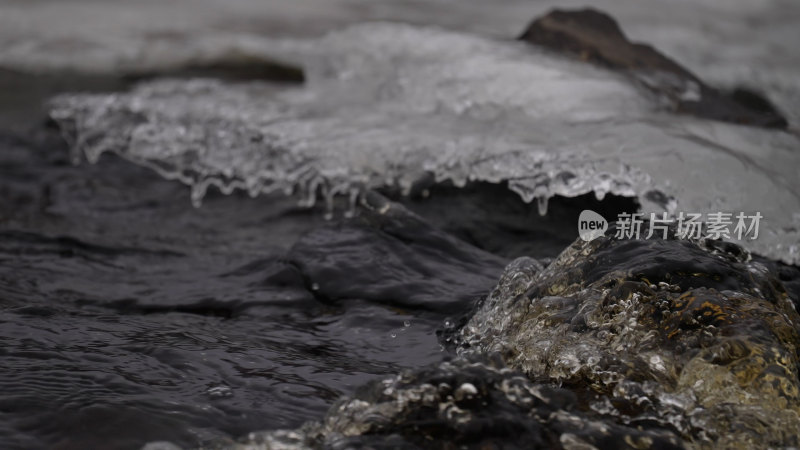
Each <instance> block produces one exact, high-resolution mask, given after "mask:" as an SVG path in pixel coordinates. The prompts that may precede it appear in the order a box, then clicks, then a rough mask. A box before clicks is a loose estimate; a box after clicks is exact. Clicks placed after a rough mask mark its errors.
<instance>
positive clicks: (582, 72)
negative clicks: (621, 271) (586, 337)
mask: <svg viewBox="0 0 800 450" xmlns="http://www.w3.org/2000/svg"><path fill="white" fill-rule="evenodd" d="M234 3H235V5H234V6H235V7H231V6H230V5H229V2H214V1H210V0H209V1H204V2H202V4H201V5H200V6H194V4H192V5H189V4H188V2H184V1H177V2H172V3H169V4H166V5H165V4H163V2H151V1H141V2H136V3H135V4H134V3H130V4H128V3H123V2H93V1H88V0H86V1H75V2H55V1H37V2H20V1H4V2H0V71H2V72H0V85H2V86H4V87H7V89H5V90H4V91H3V92H0V102H2V108H0V120H2V123H1V124H2V127H0V129H2V130H3V131H2V133H0V174H1V175H0V305H1V309H0V323H2V325H1V326H0V336H1V338H2V342H3V345H2V347H0V354H2V359H3V364H2V366H1V367H2V368H0V417H2V425H0V442H2V444H3V445H2V446H3V447H4V448H65V449H66V448H76V449H78V448H140V447H141V446H142V445H144V444H146V443H147V442H152V441H170V442H173V443H176V444H178V445H181V446H185V447H193V446H197V445H200V444H202V443H208V442H220V440H221V439H222V440H224V439H227V438H236V437H239V436H242V435H245V434H247V433H249V432H251V431H255V430H272V429H286V428H295V427H298V426H300V425H301V424H302V423H304V422H305V421H308V420H317V419H320V418H321V417H322V416H323V415H324V414H325V412H326V411H328V408H329V407H330V405H331V404H333V402H334V401H335V400H336V399H338V398H340V397H341V396H342V395H352V394H353V393H354V392H356V388H358V387H359V386H362V385H364V383H366V382H368V381H370V380H376V379H382V378H385V377H388V376H394V375H396V374H397V373H399V372H401V371H402V370H404V369H417V368H420V367H423V366H426V365H430V364H436V363H439V362H440V361H441V360H442V359H443V358H447V357H450V356H452V354H453V348H452V345H451V343H450V342H449V341H448V339H450V338H451V337H452V336H453V334H452V329H453V328H454V327H455V326H456V323H463V320H464V316H465V314H468V313H469V312H470V311H471V310H472V309H473V307H474V305H475V303H476V301H478V300H479V299H482V298H485V297H486V296H487V295H488V294H489V293H490V292H491V291H492V290H493V289H494V288H495V285H496V284H497V282H498V279H500V276H501V274H503V272H504V267H505V266H506V265H507V264H508V263H509V262H511V260H512V259H513V258H514V257H517V256H530V257H532V258H534V260H532V261H534V262H535V265H536V267H539V268H541V267H542V266H546V265H547V264H548V263H549V262H550V261H551V260H553V258H555V257H556V256H558V254H559V253H560V252H561V251H562V250H563V249H564V248H565V247H567V246H568V245H569V244H570V243H571V242H572V241H573V240H574V239H575V238H576V237H577V229H576V222H577V216H578V213H579V212H580V211H581V210H583V209H586V208H590V209H594V210H595V211H598V212H600V213H602V214H603V215H604V216H605V217H607V218H609V219H612V218H614V217H616V214H617V213H619V212H632V211H635V210H637V208H641V210H642V211H644V212H658V213H661V212H667V213H677V212H692V213H694V212H697V213H709V212H716V211H721V212H732V213H738V212H745V213H748V214H752V213H755V212H756V211H758V212H760V213H761V214H762V215H763V217H764V218H763V219H762V222H761V230H760V236H759V238H758V239H756V240H753V241H743V242H740V244H742V245H743V246H744V247H745V248H746V249H747V250H748V251H752V252H754V253H757V254H760V255H762V256H764V257H769V258H772V259H773V260H780V261H783V262H784V263H789V264H797V263H798V262H800V247H798V243H799V242H800V196H798V192H800V184H798V167H800V137H798V132H797V130H798V128H797V125H796V124H797V123H798V120H800V116H798V111H800V84H798V80H800V54H798V53H797V51H796V49H793V48H792V43H793V42H796V41H797V38H798V37H800V36H799V35H798V32H797V31H796V27H795V26H794V25H796V23H797V21H798V20H800V8H798V7H797V6H796V5H795V3H792V2H789V1H779V0H774V1H761V2H755V3H754V2H742V1H735V2H731V1H724V2H723V1H711V0H703V1H700V0H697V1H685V2H682V3H681V6H680V7H675V6H674V5H673V3H672V2H667V1H660V2H653V3H652V5H648V6H647V7H645V6H642V5H641V2H636V1H624V2H616V3H610V2H609V4H608V5H598V6H599V7H607V8H608V10H609V11H610V12H612V13H613V14H614V15H615V16H616V17H617V18H618V19H619V20H620V21H621V24H622V26H623V28H624V29H625V30H626V31H627V32H629V34H630V35H631V36H632V37H633V38H634V39H637V40H643V41H647V42H650V43H653V44H655V45H656V46H657V47H659V48H661V49H663V50H664V51H665V52H666V53H668V54H670V55H671V56H674V57H675V58H676V59H677V60H678V61H680V62H682V63H685V64H686V65H687V66H688V67H689V68H691V69H692V70H694V71H696V72H697V73H698V74H699V75H700V76H702V77H704V78H706V79H707V80H708V81H709V82H712V83H716V84H718V85H721V86H722V87H733V86H735V85H741V84H743V85H748V86H755V87H757V88H759V89H761V90H762V91H763V92H765V93H766V94H767V95H768V96H769V97H770V99H771V100H772V101H773V102H775V104H776V105H777V106H778V108H779V109H781V110H782V112H784V113H785V114H786V115H787V117H788V120H789V123H790V128H789V130H788V131H775V130H763V129H758V128H752V127H743V126H736V125H731V124H723V123H716V122H710V121H705V120H700V119H697V118H693V117H688V116H680V115H676V114H673V113H672V112H670V111H668V110H667V108H666V107H665V103H664V99H661V98H658V97H656V96H654V95H652V94H649V93H647V92H646V91H644V90H642V89H639V88H638V87H637V86H635V85H634V84H633V83H631V80H629V79H627V78H626V77H624V76H622V75H620V74H617V73H614V72H611V71H608V70H605V69H602V68H597V67H594V66H591V65H588V64H586V63H584V62H581V61H576V60H573V59H570V58H566V57H563V56H560V55H557V54H553V53H551V52H549V51H545V50H543V49H538V48H535V47H533V46H529V45H527V44H524V43H521V42H516V41H514V40H513V37H515V36H516V35H518V34H519V33H520V32H521V30H522V29H523V28H524V26H525V25H526V23H527V21H528V20H530V19H531V18H533V17H534V16H535V15H537V14H541V13H542V12H544V11H546V10H547V9H549V8H550V7H551V6H552V5H551V4H549V3H547V2H537V3H534V4H529V3H528V2H518V1H508V2H502V3H500V4H498V5H497V6H495V5H492V6H491V7H490V6H486V5H482V4H481V3H479V2H459V3H455V2H450V1H436V0H432V1H427V2H422V1H413V2H405V1H388V0H384V1H378V2H369V3H366V2H354V1H351V2H345V1H335V2H321V1H310V2H288V1H286V2H274V3H273V4H271V5H270V6H269V7H266V6H264V5H262V4H261V3H260V2H255V1H246V0H239V1H236V2H234ZM90 16H91V17H96V19H93V20H86V19H85V18H86V17H90ZM372 20H379V21H378V22H369V23H362V22H365V21H372ZM241 61H246V62H248V63H250V64H255V65H266V66H269V67H272V66H273V65H274V63H280V64H281V65H282V66H281V67H283V66H296V67H298V68H299V69H300V70H301V71H302V74H303V77H302V81H301V80H299V79H290V80H288V81H287V80H281V81H280V82H270V81H252V80H250V81H247V80H244V81H242V80H232V79H230V78H224V79H217V78H213V79H212V78H196V77H191V78H190V77H187V76H185V74H184V75H181V76H180V77H176V74H178V73H179V69H181V68H183V67H194V66H196V65H198V64H201V65H208V64H214V63H219V64H223V65H224V64H229V63H231V62H233V63H241ZM159 73H166V74H173V76H166V77H154V76H153V74H156V75H157V74H159ZM291 73H294V72H291ZM131 77H133V78H148V79H147V80H144V81H141V82H139V83H136V84H132V83H131V82H130V79H131ZM73 91H82V92H78V93H75V92H73ZM51 96H54V97H53V98H51ZM40 107H41V109H40ZM42 112H43V113H44V114H43V113H42ZM45 114H46V115H48V116H49V118H50V119H51V120H50V121H47V122H46V121H45V120H44V116H45ZM86 161H88V162H89V163H87V162H86ZM174 180H178V181H179V182H176V181H174ZM184 184H188V185H189V186H190V188H187V187H186V186H184ZM376 190H377V191H380V192H381V193H382V194H383V195H384V196H386V197H388V198H390V199H392V200H393V202H391V203H383V202H384V201H385V199H380V198H378V199H377V200H376V199H372V202H373V203H370V202H369V201H367V200H368V198H369V196H370V195H372V194H370V193H374V191H376ZM362 202H366V204H367V206H363V205H362V206H360V204H361V203H362ZM375 202H377V206H376V205H375ZM370 205H372V206H370ZM687 252H688V250H687ZM620 254H623V253H620ZM633 255H634V256H636V255H640V256H641V257H645V256H646V255H648V253H647V252H646V251H644V250H642V251H641V252H638V253H637V252H636V251H634V252H633ZM690 256H691V252H688V253H681V252H678V253H676V254H674V255H672V257H673V258H674V259H675V260H676V261H683V259H682V258H689V257H690ZM676 264H677V263H676ZM771 264H777V263H771ZM782 267H783V266H782ZM785 267H789V266H785ZM512 269H513V266H512ZM509 270H511V269H507V270H506V272H507V273H508V271H509ZM537 270H538V269H537ZM739 270H746V269H744V268H739ZM787 270H788V269H787ZM792 279H794V278H792V277H789V278H787V280H792ZM786 282H787V283H788V281H786ZM791 292H793V295H796V293H795V291H791ZM795 300H796V299H795ZM562 306H563V305H562ZM487 314H490V315H492V314H494V315H495V317H493V318H492V317H488V318H481V317H482V316H480V315H478V316H476V317H478V319H473V320H483V322H482V325H483V326H485V327H490V325H491V324H492V323H493V320H496V319H498V317H496V316H497V315H498V314H500V313H499V312H497V311H494V312H492V311H490V312H488V313H487ZM473 326H474V324H473ZM478 328H480V327H478ZM442 330H445V333H441V331H442ZM447 330H451V331H450V332H448V331H447ZM437 332H438V334H439V336H437ZM587 342H588V341H587ZM485 345H486V346H487V347H489V346H490V345H489V344H485ZM545 359H546V358H545ZM523 368H525V369H527V368H528V367H527V366H525V365H524V364H523ZM556 378H557V377H556Z"/></svg>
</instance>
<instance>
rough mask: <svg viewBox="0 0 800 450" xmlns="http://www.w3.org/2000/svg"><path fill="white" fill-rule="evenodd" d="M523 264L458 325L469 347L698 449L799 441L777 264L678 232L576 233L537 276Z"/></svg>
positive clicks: (799, 340)
mask: <svg viewBox="0 0 800 450" xmlns="http://www.w3.org/2000/svg"><path fill="white" fill-rule="evenodd" d="M610 234H613V231H612V232H610ZM524 267H525V266H524V265H522V266H520V265H519V264H512V265H510V266H509V267H508V268H507V269H506V272H505V274H504V275H503V277H502V278H501V281H500V283H499V285H498V286H497V288H496V289H495V290H494V291H493V292H492V294H491V295H489V297H488V298H487V299H486V300H485V302H484V304H483V305H482V306H481V308H480V309H479V310H478V312H477V313H476V314H475V315H474V316H473V317H472V319H471V320H470V321H469V322H468V323H467V324H466V325H465V327H464V328H463V329H462V331H461V339H462V342H461V353H462V354H466V355H469V354H472V353H478V354H485V353H492V352H498V353H499V354H501V355H503V359H504V360H505V362H506V363H507V364H508V365H509V366H511V367H512V368H514V369H518V370H522V371H523V372H524V373H526V374H527V376H528V377H529V378H530V379H533V380H539V381H546V382H551V383H552V382H557V383H560V384H561V385H562V386H564V387H569V388H570V389H571V390H572V391H573V392H575V393H576V395H578V397H579V398H580V399H581V401H582V402H583V403H582V404H583V405H584V406H585V407H586V408H589V409H591V410H594V411H598V412H602V413H604V414H607V415H609V416H612V417H615V418H616V420H618V421H621V422H622V423H626V424H638V425H640V426H642V427H644V428H645V429H648V428H649V427H650V426H654V425H658V426H662V427H667V428H669V429H672V430H674V431H675V432H677V433H679V434H680V435H681V436H682V438H683V439H684V440H685V442H686V443H687V444H688V446H690V447H694V448H763V447H773V446H778V447H781V446H790V447H791V446H797V445H798V430H800V382H799V381H798V361H800V334H798V324H800V316H798V313H797V311H796V309H795V306H794V301H796V299H793V298H792V295H794V294H791V293H790V292H789V291H787V289H786V288H785V286H784V284H783V282H782V281H781V277H783V278H786V274H779V273H777V272H776V271H775V268H776V267H777V266H773V267H768V265H766V264H764V263H762V262H761V261H760V258H753V257H752V256H751V255H750V254H748V253H747V252H746V251H744V250H742V249H741V248H740V247H738V246H736V245H733V244H724V243H721V242H718V241H686V240H678V239H675V238H674V236H673V235H670V237H669V239H652V240H645V239H642V240H618V239H615V238H608V237H601V238H598V239H596V240H594V241H591V242H584V241H581V240H578V241H577V242H575V243H574V244H573V245H572V246H570V247H569V248H567V249H566V250H565V251H564V252H563V253H562V254H561V256H560V257H559V258H557V259H556V261H554V262H553V263H552V264H551V265H550V266H548V267H547V268H546V269H544V270H542V271H540V272H538V273H537V274H536V275H535V276H531V274H530V271H529V270H525V268H524ZM526 280H527V281H526Z"/></svg>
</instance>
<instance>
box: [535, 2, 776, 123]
mask: <svg viewBox="0 0 800 450" xmlns="http://www.w3.org/2000/svg"><path fill="white" fill-rule="evenodd" d="M520 39H521V40H523V41H526V42H530V43H532V44H536V45H541V46H544V47H548V48H551V49H554V50H556V51H559V52H563V53H568V54H573V55H576V56H578V57H580V58H581V59H583V60H586V61H590V62H593V63H596V64H600V65H603V66H606V67H609V68H611V69H615V70H619V71H623V72H625V73H627V74H629V75H631V76H632V77H633V78H634V79H635V80H637V82H639V83H640V84H642V85H643V86H644V87H646V88H647V89H649V90H651V91H653V92H655V93H656V94H658V95H659V96H660V97H662V98H663V99H664V100H666V101H667V102H668V103H669V105H670V107H671V108H673V109H674V110H675V111H676V112H680V113H685V114H691V115H695V116H698V117H702V118H706V119H713V120H719V121H723V122H733V123H740V124H746V125H754V126H761V127H768V128H781V129H785V128H786V127H787V126H788V123H787V121H786V119H785V118H784V117H783V116H782V115H781V114H780V113H779V112H778V111H777V110H776V109H775V107H774V106H772V104H771V103H770V102H769V100H767V99H766V98H764V97H763V96H761V95H759V94H757V93H756V92H753V91H751V90H748V89H741V88H740V89H736V90H734V91H733V92H732V93H725V92H722V91H721V90H718V89H715V88H713V87H711V86H708V85H707V84H705V83H704V82H703V81H702V80H700V79H699V78H698V77H697V76H695V75H694V74H693V73H691V72H690V71H689V70H687V69H686V68H684V67H683V66H681V65H680V64H678V63H677V62H675V61H673V60H672V59H670V58H669V57H667V56H665V55H664V54H662V53H661V52H659V51H658V50H656V49H654V48H653V47H651V46H649V45H646V44H640V43H636V42H631V41H629V40H628V38H627V36H625V34H624V33H623V32H622V29H621V28H620V27H619V25H618V24H617V22H616V21H615V20H614V19H613V18H612V17H611V16H609V15H608V14H606V13H603V12H601V11H598V10H595V9H590V8H589V9H583V10H575V11H565V10H558V9H557V10H554V11H552V12H550V13H549V14H547V15H545V16H543V17H540V18H538V19H536V20H534V21H533V22H532V23H531V24H530V25H529V26H528V28H527V29H526V30H525V32H524V33H523V34H522V35H521V36H520Z"/></svg>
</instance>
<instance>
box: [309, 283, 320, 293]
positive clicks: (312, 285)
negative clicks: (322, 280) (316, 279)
mask: <svg viewBox="0 0 800 450" xmlns="http://www.w3.org/2000/svg"><path fill="white" fill-rule="evenodd" d="M311 290H312V291H318V290H319V284H317V283H312V284H311Z"/></svg>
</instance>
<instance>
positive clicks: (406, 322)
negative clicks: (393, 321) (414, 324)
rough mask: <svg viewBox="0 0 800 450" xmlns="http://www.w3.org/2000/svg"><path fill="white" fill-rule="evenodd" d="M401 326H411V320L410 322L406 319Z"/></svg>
mask: <svg viewBox="0 0 800 450" xmlns="http://www.w3.org/2000/svg"><path fill="white" fill-rule="evenodd" d="M403 326H404V327H406V328H408V327H410V326H411V322H410V321H408V320H406V321H403Z"/></svg>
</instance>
